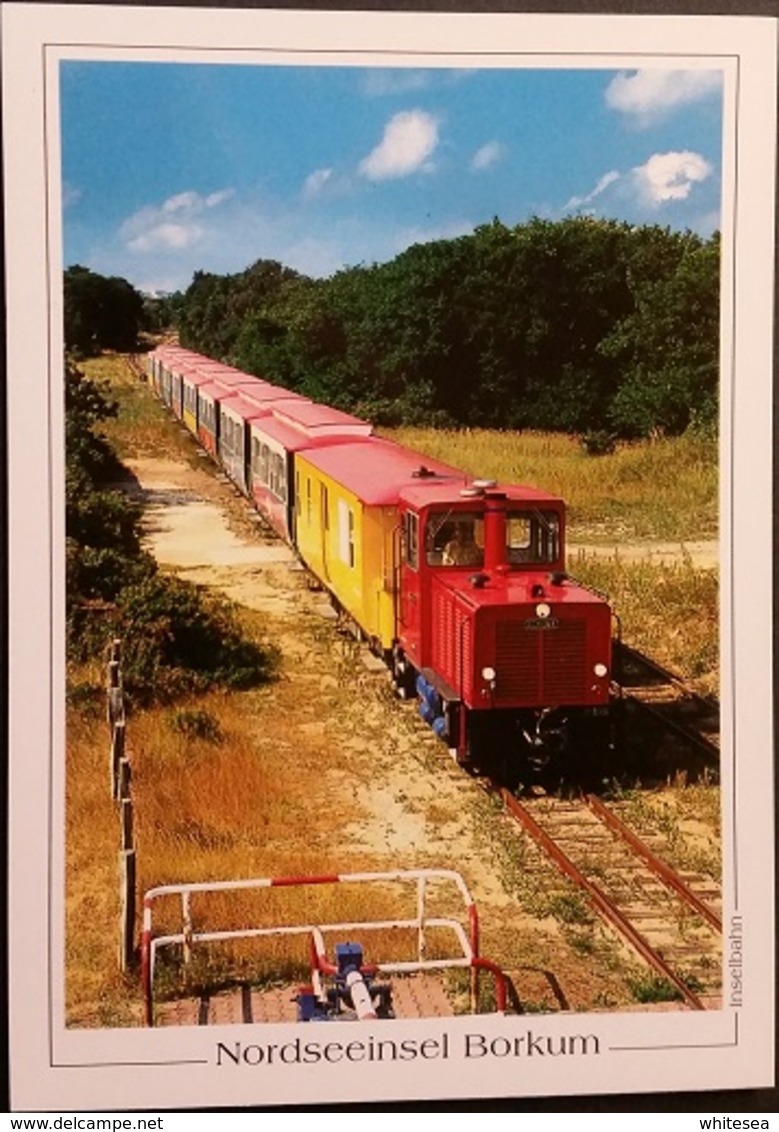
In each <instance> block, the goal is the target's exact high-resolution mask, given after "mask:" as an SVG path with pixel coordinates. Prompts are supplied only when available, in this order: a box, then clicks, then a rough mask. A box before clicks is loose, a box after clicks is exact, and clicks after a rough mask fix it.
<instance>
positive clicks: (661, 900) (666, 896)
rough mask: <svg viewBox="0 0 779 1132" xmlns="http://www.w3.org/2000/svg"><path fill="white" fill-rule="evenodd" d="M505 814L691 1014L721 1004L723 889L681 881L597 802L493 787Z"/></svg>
mask: <svg viewBox="0 0 779 1132" xmlns="http://www.w3.org/2000/svg"><path fill="white" fill-rule="evenodd" d="M489 788H490V789H491V790H492V791H493V792H496V793H498V794H499V795H500V797H501V798H502V800H503V803H504V806H505V809H506V811H507V812H508V814H509V815H510V816H511V817H512V818H513V819H514V820H515V821H516V822H517V823H518V824H519V825H520V826H521V827H522V829H523V830H524V832H525V833H526V834H527V835H528V836H529V837H531V838H532V840H533V841H534V842H535V844H536V845H537V846H538V848H539V849H540V851H541V852H542V853H543V855H544V856H545V857H546V858H547V859H548V860H549V861H551V862H552V863H553V864H554V866H555V867H556V868H557V869H558V871H559V872H560V873H562V874H563V876H565V877H566V878H567V880H568V881H570V882H572V883H573V884H574V885H575V886H576V887H577V888H578V889H579V890H580V892H582V894H583V895H584V897H585V898H586V900H587V902H588V903H589V905H590V906H591V908H592V909H593V910H594V911H595V912H596V913H597V915H598V916H599V917H600V918H601V919H603V920H604V921H605V922H606V923H608V924H609V925H610V926H611V928H612V929H614V930H615V931H616V932H618V934H619V935H620V936H621V937H622V939H623V941H624V942H625V943H626V944H627V945H628V946H629V947H630V948H631V949H632V951H633V952H634V953H635V954H636V955H637V956H638V957H639V958H640V959H641V960H642V962H643V963H645V964H647V965H648V966H649V967H650V968H651V969H652V970H653V971H654V972H655V974H656V975H657V976H658V977H659V978H660V979H662V980H664V981H665V983H666V984H668V985H670V987H673V988H674V991H675V994H676V995H677V996H678V997H679V998H681V999H682V1000H683V1001H684V1002H685V1004H686V1005H687V1006H688V1007H689V1008H690V1009H693V1010H705V1009H707V1006H708V1005H710V1004H711V1003H712V1002H714V1001H717V1000H718V996H719V993H720V960H721V934H722V922H721V913H720V899H721V898H720V893H719V889H718V885H717V884H716V882H714V881H713V880H712V879H711V878H707V877H703V876H700V875H698V876H688V875H682V874H680V873H679V872H677V871H676V870H675V869H673V868H671V867H670V866H669V865H668V864H667V863H666V862H665V861H663V860H661V859H660V857H658V855H657V853H656V852H655V851H654V850H653V849H652V848H651V846H650V845H649V844H648V843H647V842H646V841H644V840H642V839H641V838H640V837H638V835H637V834H636V833H635V832H634V831H633V830H632V829H630V828H629V826H628V825H627V824H626V823H625V822H624V821H623V819H622V818H621V817H620V815H619V813H618V812H617V809H616V808H615V807H613V806H611V807H610V806H606V805H604V803H603V802H601V801H600V799H598V798H596V797H595V796H594V795H589V794H588V795H584V796H583V797H582V798H580V799H577V800H573V801H570V800H566V801H563V800H561V799H558V798H544V799H542V800H525V801H519V800H518V799H517V798H516V797H515V796H514V795H513V794H511V793H510V792H509V791H508V790H506V789H505V788H503V787H500V786H497V785H495V784H492V783H490V784H489Z"/></svg>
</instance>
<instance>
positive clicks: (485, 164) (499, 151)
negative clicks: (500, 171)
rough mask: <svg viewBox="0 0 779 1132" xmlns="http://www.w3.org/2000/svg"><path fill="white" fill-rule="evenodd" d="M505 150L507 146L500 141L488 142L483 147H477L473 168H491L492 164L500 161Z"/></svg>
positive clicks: (472, 160)
mask: <svg viewBox="0 0 779 1132" xmlns="http://www.w3.org/2000/svg"><path fill="white" fill-rule="evenodd" d="M505 152H506V150H505V147H504V146H502V145H501V144H500V142H496V141H491V142H487V143H486V145H483V146H482V147H481V149H477V150H476V152H475V153H474V155H473V157H472V158H471V169H476V170H482V169H489V167H490V166H491V165H494V164H495V163H496V162H497V161H500V159H501V157H503V154H504V153H505Z"/></svg>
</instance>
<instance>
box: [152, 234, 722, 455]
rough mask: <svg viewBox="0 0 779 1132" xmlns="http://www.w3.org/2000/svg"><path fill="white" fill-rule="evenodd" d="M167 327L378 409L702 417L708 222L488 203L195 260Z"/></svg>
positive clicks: (714, 351)
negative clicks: (347, 241)
mask: <svg viewBox="0 0 779 1132" xmlns="http://www.w3.org/2000/svg"><path fill="white" fill-rule="evenodd" d="M172 309H174V310H175V312H176V316H177V319H178V322H179V332H180V340H181V343H182V345H185V346H189V347H190V348H192V349H196V350H200V351H202V352H203V353H205V354H208V355H211V356H215V357H219V358H221V359H223V360H226V361H229V362H231V363H232V364H234V365H237V366H239V367H240V368H241V369H244V370H247V371H248V372H250V373H255V374H258V375H260V376H263V377H266V378H267V379H268V380H271V381H274V382H276V383H278V384H281V385H284V386H287V387H289V388H292V389H295V390H297V391H299V392H301V393H304V394H305V395H307V396H310V397H312V398H314V399H315V400H319V401H324V402H326V403H328V404H332V405H335V406H338V407H340V408H344V409H348V410H350V411H353V412H357V413H359V414H361V415H363V416H366V417H369V418H370V419H372V420H373V421H375V422H376V423H383V424H388V425H396V424H420V425H446V426H463V427H465V426H468V427H477V426H481V427H487V428H510V429H521V428H538V429H553V430H564V431H569V432H591V431H595V430H603V431H604V432H606V433H608V434H610V435H613V436H622V437H640V436H647V435H650V434H652V433H664V434H678V433H681V432H683V431H685V430H686V429H687V428H689V427H691V426H692V427H702V428H708V429H711V428H713V427H714V424H715V422H716V417H717V389H718V342H719V325H718V322H719V237H718V235H717V234H715V235H714V236H712V237H711V238H709V239H702V238H701V237H699V236H697V235H696V234H694V233H692V232H689V231H687V232H675V231H671V230H670V229H667V228H661V227H657V226H643V227H636V226H631V225H628V224H624V223H619V222H616V221H606V220H594V219H591V218H588V217H576V218H571V219H567V220H562V221H554V222H553V221H547V220H541V219H537V218H536V219H533V220H530V221H529V222H527V223H525V224H521V225H518V226H516V227H513V228H509V227H507V226H505V225H504V224H502V223H501V222H500V221H499V220H495V221H493V222H492V223H491V224H488V225H484V226H483V227H480V228H478V229H477V230H476V231H475V232H474V233H473V234H472V235H468V236H463V237H460V238H458V239H450V240H440V241H435V242H432V243H427V244H418V245H414V246H413V247H410V248H409V249H408V250H407V251H405V252H403V253H402V254H401V255H399V256H397V258H395V259H394V260H392V261H391V262H389V263H386V264H381V265H373V266H365V265H361V266H358V267H353V268H348V269H345V270H343V271H340V272H338V273H336V274H335V275H334V276H332V277H331V278H329V279H324V280H315V279H311V278H308V277H307V276H305V275H302V274H300V273H298V272H296V271H293V270H291V269H290V268H287V267H284V266H282V265H281V264H279V263H276V262H273V261H267V260H260V261H259V262H257V263H255V264H254V265H253V266H251V267H249V268H248V269H247V270H246V271H243V272H241V273H238V274H235V275H222V276H220V275H214V274H209V273H206V272H197V273H196V274H195V276H194V279H193V281H192V284H191V285H190V287H189V288H188V290H187V291H186V293H185V294H184V295H179V296H177V297H176V300H175V303H174V304H173V308H172Z"/></svg>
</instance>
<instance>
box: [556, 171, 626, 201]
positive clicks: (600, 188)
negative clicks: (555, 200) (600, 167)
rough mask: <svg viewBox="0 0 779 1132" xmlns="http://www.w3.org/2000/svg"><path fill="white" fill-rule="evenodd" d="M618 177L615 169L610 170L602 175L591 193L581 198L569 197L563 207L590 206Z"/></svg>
mask: <svg viewBox="0 0 779 1132" xmlns="http://www.w3.org/2000/svg"><path fill="white" fill-rule="evenodd" d="M620 176H621V174H619V173H618V172H617V171H616V169H612V170H611V171H610V172H609V173H604V174H603V176H602V177H601V178H600V180H599V181H598V183H597V185H596V186H595V188H594V189H593V190H592V192H591V193H587V195H586V196H583V197H576V196H574V197H571V199H570V200H569V201H568V203H567V204H566V205H564V206H563V207H564V208H581V206H582V205H583V204H590V203H591V202H592V201H594V200H595V198H596V197H599V196H600V195H601V193H602V192H605V190H606V189H607V188H608V187H609V185H613V184H614V182H615V181H618V180H619V179H620Z"/></svg>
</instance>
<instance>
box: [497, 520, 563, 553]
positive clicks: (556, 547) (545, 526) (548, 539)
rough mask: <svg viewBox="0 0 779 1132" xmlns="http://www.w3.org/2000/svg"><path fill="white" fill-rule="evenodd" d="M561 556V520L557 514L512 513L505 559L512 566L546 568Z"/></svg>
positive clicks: (507, 526) (509, 521)
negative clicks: (540, 566)
mask: <svg viewBox="0 0 779 1132" xmlns="http://www.w3.org/2000/svg"><path fill="white" fill-rule="evenodd" d="M559 553H560V517H559V515H558V514H557V512H556V511H537V510H531V511H509V513H508V514H507V515H506V559H507V561H508V562H510V563H511V564H512V565H525V564H527V563H530V564H532V565H536V566H538V565H546V564H549V563H552V562H556V561H557V558H558V556H559Z"/></svg>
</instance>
